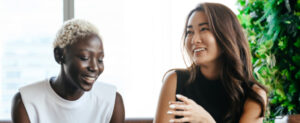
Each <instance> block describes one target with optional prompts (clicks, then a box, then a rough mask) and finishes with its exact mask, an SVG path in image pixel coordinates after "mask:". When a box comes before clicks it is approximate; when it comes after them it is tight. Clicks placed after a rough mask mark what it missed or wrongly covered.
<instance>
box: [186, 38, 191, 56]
mask: <svg viewBox="0 0 300 123" xmlns="http://www.w3.org/2000/svg"><path fill="white" fill-rule="evenodd" d="M190 42H191V40H190V39H188V38H187V39H186V40H185V43H184V45H185V48H186V50H187V51H188V53H191V51H192V44H191V43H190Z"/></svg>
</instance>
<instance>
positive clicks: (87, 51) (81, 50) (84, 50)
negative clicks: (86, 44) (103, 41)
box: [79, 49, 104, 54]
mask: <svg viewBox="0 0 300 123" xmlns="http://www.w3.org/2000/svg"><path fill="white" fill-rule="evenodd" d="M79 51H87V52H90V51H91V50H88V49H79ZM99 53H101V54H103V53H104V52H103V51H101V52H99Z"/></svg>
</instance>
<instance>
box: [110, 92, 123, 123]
mask: <svg viewBox="0 0 300 123" xmlns="http://www.w3.org/2000/svg"><path fill="white" fill-rule="evenodd" d="M124 121H125V109H124V104H123V99H122V96H121V94H120V93H119V92H117V93H116V100H115V106H114V111H113V114H112V117H111V120H110V123H124Z"/></svg>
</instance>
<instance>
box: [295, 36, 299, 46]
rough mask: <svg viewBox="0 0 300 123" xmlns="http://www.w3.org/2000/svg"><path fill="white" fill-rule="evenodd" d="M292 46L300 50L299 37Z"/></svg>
mask: <svg viewBox="0 0 300 123" xmlns="http://www.w3.org/2000/svg"><path fill="white" fill-rule="evenodd" d="M294 46H296V47H297V48H300V37H298V38H297V41H296V42H295V43H294Z"/></svg>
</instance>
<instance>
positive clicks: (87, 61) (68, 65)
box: [63, 35, 104, 91]
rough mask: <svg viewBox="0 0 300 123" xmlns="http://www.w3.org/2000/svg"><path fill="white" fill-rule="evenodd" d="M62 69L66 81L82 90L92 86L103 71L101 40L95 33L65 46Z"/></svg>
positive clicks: (87, 89)
mask: <svg viewBox="0 0 300 123" xmlns="http://www.w3.org/2000/svg"><path fill="white" fill-rule="evenodd" d="M64 54H65V60H64V64H63V71H64V73H65V74H66V77H67V79H68V82H71V83H70V84H72V85H74V86H75V87H77V88H79V89H82V90H83V91H89V90H91V88H92V87H93V84H94V82H95V81H96V80H97V78H98V76H99V75H100V74H101V73H102V72H103V70H104V65H103V57H104V51H103V46H102V42H101V40H100V39H99V37H97V36H95V35H91V36H88V37H86V38H83V39H80V40H79V41H77V42H76V43H74V44H72V45H70V46H69V47H67V48H66V50H65V52H64Z"/></svg>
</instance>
